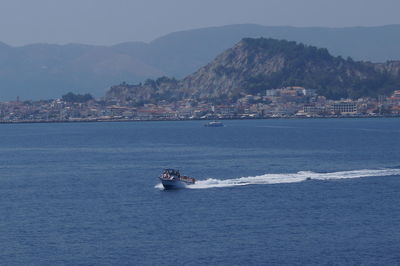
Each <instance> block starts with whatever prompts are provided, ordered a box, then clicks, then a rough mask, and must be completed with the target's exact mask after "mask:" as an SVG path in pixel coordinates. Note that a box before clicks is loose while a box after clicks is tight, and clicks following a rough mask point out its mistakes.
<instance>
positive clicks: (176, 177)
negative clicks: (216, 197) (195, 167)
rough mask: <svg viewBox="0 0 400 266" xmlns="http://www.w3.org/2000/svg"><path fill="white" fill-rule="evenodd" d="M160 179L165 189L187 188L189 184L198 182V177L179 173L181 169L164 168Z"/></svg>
mask: <svg viewBox="0 0 400 266" xmlns="http://www.w3.org/2000/svg"><path fill="white" fill-rule="evenodd" d="M160 180H161V183H162V185H163V186H164V188H165V189H178V188H185V187H186V186H187V185H193V184H194V183H195V182H196V179H194V178H192V177H188V176H183V175H181V174H180V173H179V170H175V169H164V171H163V173H162V174H161V176H160Z"/></svg>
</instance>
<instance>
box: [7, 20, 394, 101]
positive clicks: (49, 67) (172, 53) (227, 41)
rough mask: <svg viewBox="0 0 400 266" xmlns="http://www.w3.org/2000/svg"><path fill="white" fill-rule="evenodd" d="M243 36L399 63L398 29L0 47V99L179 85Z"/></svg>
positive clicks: (219, 32) (232, 31) (258, 31)
mask: <svg viewBox="0 0 400 266" xmlns="http://www.w3.org/2000/svg"><path fill="white" fill-rule="evenodd" d="M244 37H252V38H256V37H268V38H275V39H286V40H293V41H297V42H301V43H304V44H307V45H313V46H317V47H325V48H327V49H328V50H329V52H330V53H332V54H333V55H335V56H338V55H341V56H342V57H347V56H351V57H352V58H353V59H354V60H364V61H372V62H381V63H382V62H385V61H387V60H399V59H400V49H399V48H398V47H400V25H389V26H382V27H351V28H318V27H309V28H297V27H285V26H282V27H268V26H261V25H253V24H242V25H229V26H222V27H211V28H203V29H195V30H189V31H181V32H175V33H171V34H168V35H166V36H163V37H161V38H158V39H156V40H154V41H152V42H150V43H143V42H127V43H122V44H117V45H113V46H93V45H81V44H68V45H51V44H34V45H26V46H22V47H11V46H8V45H6V44H4V43H1V42H0V100H10V99H15V97H16V96H20V97H21V98H22V99H39V98H52V97H60V96H61V95H63V94H65V93H66V92H68V91H73V92H79V93H87V92H89V93H92V94H94V95H95V96H101V95H103V94H104V92H105V91H106V89H107V88H108V87H109V86H111V85H112V84H116V83H120V82H123V81H126V82H128V83H138V82H142V81H144V80H146V79H148V78H156V77H159V76H163V75H166V76H171V77H176V78H179V79H181V78H183V77H185V76H187V75H189V74H191V73H193V72H194V71H196V70H197V69H198V68H200V67H202V66H204V65H206V64H207V63H208V62H210V61H211V60H213V58H215V56H217V55H218V54H220V53H222V52H223V51H225V50H226V49H228V48H230V47H232V46H233V45H234V44H235V43H237V42H239V41H240V40H241V39H242V38H244Z"/></svg>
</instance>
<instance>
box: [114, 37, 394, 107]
mask: <svg viewBox="0 0 400 266" xmlns="http://www.w3.org/2000/svg"><path fill="white" fill-rule="evenodd" d="M150 83H151V85H152V86H150V87H149V84H147V85H146V84H144V85H142V86H134V87H131V88H129V87H127V88H125V89H126V91H125V92H124V93H123V95H130V97H133V98H138V99H140V100H143V99H148V100H149V99H163V100H169V99H181V98H193V99H200V100H207V99H208V100H215V99H224V100H226V101H233V100H234V99H236V98H237V97H239V96H240V95H243V94H257V93H262V94H263V93H264V92H265V90H266V89H273V88H280V87H284V86H303V87H306V88H310V89H316V90H317V91H318V93H319V94H321V95H324V96H327V97H328V98H332V99H337V98H347V97H352V98H358V97H362V96H377V95H379V94H388V93H390V92H391V91H392V90H394V89H396V88H399V87H400V62H398V61H392V62H388V63H385V64H373V63H368V62H356V61H353V60H352V59H350V58H348V59H343V58H341V57H334V56H332V55H330V54H329V52H328V51H327V50H326V49H319V48H316V47H312V46H306V45H303V44H298V43H296V42H289V41H279V40H273V39H265V38H259V39H250V38H246V39H243V40H242V41H241V42H239V43H238V44H236V45H235V46H234V47H233V48H230V49H228V50H226V51H225V52H223V53H222V54H220V55H219V56H217V57H216V58H215V59H214V60H213V61H212V62H211V63H209V64H207V65H206V66H204V67H202V68H200V69H199V70H198V71H196V72H195V73H193V74H191V75H189V76H187V77H186V78H184V79H182V80H181V81H179V82H175V81H174V82H171V80H169V79H165V78H164V79H159V80H157V81H153V82H150ZM112 91H115V88H114V89H112V90H111V92H112ZM110 95H111V94H110V93H108V94H107V97H109V96H110ZM114 96H115V95H114Z"/></svg>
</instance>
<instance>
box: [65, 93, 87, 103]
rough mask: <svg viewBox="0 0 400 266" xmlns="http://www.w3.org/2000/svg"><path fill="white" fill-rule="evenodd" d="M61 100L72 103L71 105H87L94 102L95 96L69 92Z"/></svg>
mask: <svg viewBox="0 0 400 266" xmlns="http://www.w3.org/2000/svg"><path fill="white" fill-rule="evenodd" d="M61 99H62V100H63V101H65V102H70V103H85V102H88V101H90V100H93V96H92V95H91V94H89V93H86V94H75V93H73V92H69V93H67V94H65V95H63V96H62V98H61Z"/></svg>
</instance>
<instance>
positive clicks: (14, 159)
mask: <svg viewBox="0 0 400 266" xmlns="http://www.w3.org/2000/svg"><path fill="white" fill-rule="evenodd" d="M203 123H204V122H202V121H187V122H134V123H65V124H12V125H11V124H10V125H5V124H3V125H0V162H1V164H0V229H1V231H0V263H1V264H3V265H198V264H205V265H260V264H269V265H326V264H329V265H368V264H373V265H399V264H400V149H399V147H400V120H399V119H299V120H295V119H292V120H251V121H250V120H246V121H244V120H243V121H233V120H232V121H224V123H225V125H226V126H225V127H222V128H207V127H203ZM166 167H174V168H178V169H180V170H181V172H182V173H183V174H185V175H188V176H192V177H195V178H197V179H198V180H199V181H198V182H197V184H196V185H194V186H192V187H190V188H188V189H183V190H175V191H165V190H162V187H161V186H160V185H159V181H158V179H157V177H158V175H159V174H160V172H161V170H162V169H163V168H166ZM307 178H311V180H307Z"/></svg>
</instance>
